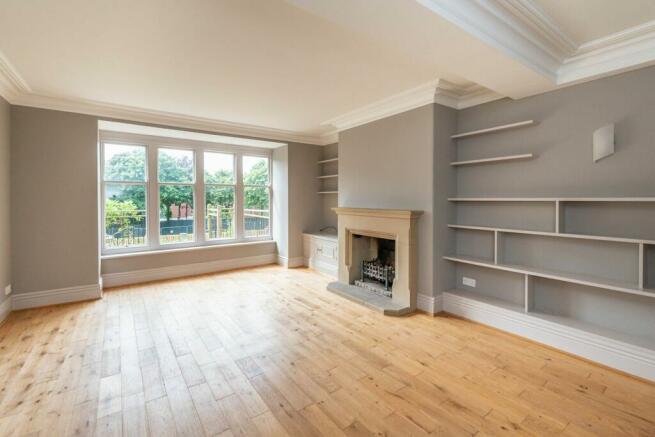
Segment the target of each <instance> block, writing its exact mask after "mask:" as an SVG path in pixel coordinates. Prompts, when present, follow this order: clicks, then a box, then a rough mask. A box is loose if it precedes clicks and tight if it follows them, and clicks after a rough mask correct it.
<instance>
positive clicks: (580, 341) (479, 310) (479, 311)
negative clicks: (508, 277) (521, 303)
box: [443, 293, 655, 381]
mask: <svg viewBox="0 0 655 437" xmlns="http://www.w3.org/2000/svg"><path fill="white" fill-rule="evenodd" d="M443 310H444V311H446V312H448V313H451V314H454V315H456V316H460V317H463V318H465V319H469V320H472V321H475V322H479V323H482V324H484V325H488V326H492V327H494V328H498V329H500V330H503V331H507V332H510V333H512V334H516V335H519V336H521V337H525V338H528V339H530V340H533V341H536V342H538V343H542V344H545V345H547V346H551V347H554V348H556V349H560V350H562V351H565V352H568V353H570V354H573V355H576V356H579V357H581V358H584V359H587V360H590V361H594V362H596V363H599V364H602V365H605V366H608V367H611V368H614V369H618V370H621V371H623V372H626V373H630V374H632V375H636V376H639V377H641V378H645V379H648V380H651V381H655V351H654V350H650V349H646V348H643V347H640V346H635V345H633V344H629V343H625V342H622V341H618V340H614V339H611V338H607V337H603V336H601V335H598V334H592V333H589V332H586V331H582V330H579V329H576V328H572V327H569V326H564V325H561V324H559V323H554V322H551V321H548V320H543V319H539V318H537V317H534V316H530V315H529V314H522V313H518V312H516V311H511V310H508V309H505V308H499V307H497V306H494V305H489V304H486V303H483V302H479V301H476V300H473V299H468V298H466V297H462V296H456V295H453V294H450V293H444V294H443Z"/></svg>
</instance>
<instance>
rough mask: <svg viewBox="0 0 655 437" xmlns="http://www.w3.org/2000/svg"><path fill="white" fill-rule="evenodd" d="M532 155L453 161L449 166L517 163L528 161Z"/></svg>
mask: <svg viewBox="0 0 655 437" xmlns="http://www.w3.org/2000/svg"><path fill="white" fill-rule="evenodd" d="M533 156H534V155H533V154H532V153H523V154H521V155H508V156H496V157H494V158H484V159H470V160H468V161H454V162H451V163H450V165H453V166H458V165H476V164H491V163H494V162H503V161H517V160H521V159H530V158H532V157H533Z"/></svg>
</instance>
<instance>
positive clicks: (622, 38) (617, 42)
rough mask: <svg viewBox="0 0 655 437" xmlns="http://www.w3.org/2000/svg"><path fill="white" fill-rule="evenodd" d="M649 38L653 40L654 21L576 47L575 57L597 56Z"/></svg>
mask: <svg viewBox="0 0 655 437" xmlns="http://www.w3.org/2000/svg"><path fill="white" fill-rule="evenodd" d="M650 38H655V20H653V21H649V22H647V23H643V24H640V25H639V26H634V27H630V28H628V29H625V30H622V31H620V32H616V33H613V34H611V35H607V36H604V37H602V38H598V39H595V40H593V41H589V42H586V43H584V44H582V45H581V46H580V47H578V49H577V50H576V52H575V57H576V58H578V57H580V56H583V55H593V54H594V53H595V54H598V53H599V52H600V51H601V50H611V49H616V48H619V47H623V46H625V45H630V44H637V43H638V42H641V41H643V40H644V39H650Z"/></svg>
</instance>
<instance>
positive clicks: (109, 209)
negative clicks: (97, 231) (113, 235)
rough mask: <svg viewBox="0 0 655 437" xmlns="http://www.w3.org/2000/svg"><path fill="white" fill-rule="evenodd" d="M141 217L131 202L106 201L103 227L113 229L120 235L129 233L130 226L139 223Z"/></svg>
mask: <svg viewBox="0 0 655 437" xmlns="http://www.w3.org/2000/svg"><path fill="white" fill-rule="evenodd" d="M142 220H143V216H141V215H139V209H138V208H137V206H136V205H135V204H134V202H132V201H127V202H124V201H120V200H112V199H108V200H107V203H106V205H105V226H107V228H111V227H115V228H116V230H117V231H118V232H120V233H125V232H131V231H132V224H134V223H138V222H141V221H142Z"/></svg>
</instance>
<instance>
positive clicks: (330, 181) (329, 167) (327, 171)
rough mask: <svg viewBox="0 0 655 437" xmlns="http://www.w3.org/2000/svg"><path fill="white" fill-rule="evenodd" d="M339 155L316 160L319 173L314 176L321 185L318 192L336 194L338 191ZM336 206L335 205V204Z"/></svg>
mask: <svg viewBox="0 0 655 437" xmlns="http://www.w3.org/2000/svg"><path fill="white" fill-rule="evenodd" d="M338 162H339V157H336V156H335V157H333V158H326V159H321V160H319V161H317V164H318V166H319V169H320V171H319V173H320V174H319V175H318V176H316V178H317V179H318V180H319V181H321V187H320V188H319V190H318V194H338V193H339V173H338V166H337V163H338ZM335 206H336V205H335Z"/></svg>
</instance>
